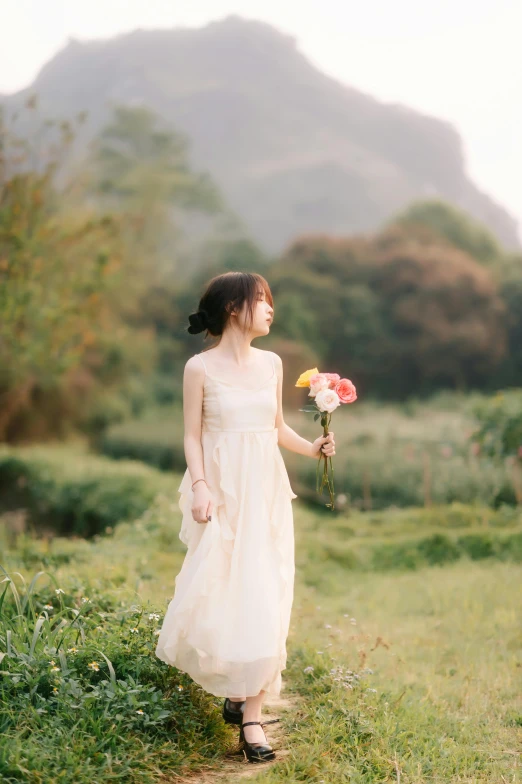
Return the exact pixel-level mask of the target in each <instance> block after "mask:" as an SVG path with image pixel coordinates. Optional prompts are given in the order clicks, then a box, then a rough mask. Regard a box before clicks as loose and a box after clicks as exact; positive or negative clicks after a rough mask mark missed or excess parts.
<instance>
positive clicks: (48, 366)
mask: <svg viewBox="0 0 522 784" xmlns="http://www.w3.org/2000/svg"><path fill="white" fill-rule="evenodd" d="M35 106H36V104H35V102H34V100H32V101H31V102H29V103H28V105H27V107H26V108H28V109H29V110H30V111H33V110H34V109H35ZM72 137H73V134H72V132H71V127H70V126H69V124H62V128H61V141H60V143H59V144H58V146H56V145H53V146H51V147H49V148H46V149H45V150H44V149H36V148H35V146H34V145H32V144H31V142H30V141H29V140H27V139H24V138H20V137H18V136H17V135H16V134H14V133H13V131H12V129H11V127H10V126H9V124H8V123H7V122H6V121H5V119H4V118H2V119H1V122H0V151H1V156H0V440H3V439H6V438H8V439H12V440H16V439H17V438H18V437H20V436H21V435H22V430H23V426H22V424H21V421H22V419H23V418H24V416H26V415H28V414H30V417H31V418H32V419H33V420H35V419H38V410H40V411H41V412H43V411H44V409H45V408H46V406H47V405H48V402H49V400H50V399H51V398H52V399H53V401H54V402H53V406H52V407H53V409H54V412H55V413H56V412H57V411H61V415H58V416H56V417H55V418H54V419H53V420H52V421H49V422H48V423H47V427H44V428H42V427H41V426H40V425H38V428H39V431H40V432H42V430H45V431H46V434H50V433H53V434H56V433H58V432H60V430H61V428H62V426H63V425H66V423H67V420H68V417H70V418H71V419H72V418H74V416H78V415H79V416H83V415H84V412H78V411H75V412H74V413H73V409H74V408H75V406H74V404H73V402H72V400H71V399H70V398H71V396H68V389H69V388H70V387H69V385H70V384H71V383H73V378H74V377H75V375H76V380H78V372H79V371H80V370H81V371H82V372H81V376H82V387H83V395H80V394H78V396H77V397H75V398H74V402H75V403H76V402H77V401H78V402H79V401H80V399H81V402H82V403H83V404H85V405H88V402H89V400H92V399H93V397H94V395H95V394H96V393H97V392H98V391H99V387H100V383H97V379H100V378H101V376H102V375H103V374H105V377H104V379H103V382H102V384H101V386H104V387H105V388H107V387H109V386H110V385H111V384H112V385H114V384H116V383H121V382H122V379H124V378H125V376H126V373H127V372H128V369H129V363H128V362H126V360H125V345H126V344H127V342H128V340H129V331H128V330H127V329H126V328H125V326H124V325H122V324H121V322H120V321H119V318H118V309H117V307H115V302H116V297H117V294H118V290H119V288H120V287H121V284H122V281H123V280H124V275H125V272H124V259H123V254H122V243H121V226H120V222H119V219H118V217H114V216H110V215H103V214H97V213H95V212H94V211H93V210H92V209H86V208H84V209H81V210H77V211H72V210H71V209H70V207H69V205H68V202H67V200H66V199H65V200H64V198H63V194H62V193H61V192H60V191H59V190H58V189H57V187H56V184H55V175H56V172H57V170H59V168H60V164H61V163H62V160H63V158H64V157H66V155H67V152H68V149H69V145H70V143H71V140H72ZM140 340H141V338H140V337H139V336H138V335H137V334H136V333H134V334H133V335H132V343H133V346H134V347H137V346H139V345H140ZM111 341H114V342H115V343H117V352H118V357H119V359H118V362H113V363H112V365H111V368H110V372H107V370H108V364H107V363H106V362H105V361H104V356H107V355H111V352H113V349H114V347H115V343H111ZM126 356H127V357H129V354H127V355H126ZM102 368H103V369H102ZM78 391H79V390H78ZM66 412H67V413H66ZM42 416H44V417H45V414H42Z"/></svg>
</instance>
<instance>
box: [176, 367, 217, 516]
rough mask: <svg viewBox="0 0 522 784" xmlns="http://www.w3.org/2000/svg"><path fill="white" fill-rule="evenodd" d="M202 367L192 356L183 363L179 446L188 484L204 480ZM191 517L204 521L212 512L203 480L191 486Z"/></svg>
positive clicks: (203, 375)
mask: <svg viewBox="0 0 522 784" xmlns="http://www.w3.org/2000/svg"><path fill="white" fill-rule="evenodd" d="M204 379H205V369H204V367H203V365H202V364H201V362H200V361H199V359H198V358H197V357H196V356H193V357H190V359H188V360H187V362H186V363H185V370H184V373H183V423H184V435H183V447H184V450H185V459H186V461H187V467H188V470H189V474H190V478H191V479H192V484H193V485H194V482H195V481H196V480H197V479H205V469H204V461H203V445H202V443H201V420H202V413H203V383H204ZM193 489H194V500H193V504H192V510H191V511H192V517H193V518H194V520H195V521H196V522H198V523H206V522H207V518H208V516H209V515H210V514H211V513H212V498H211V495H210V490H209V488H208V487H207V483H206V481H205V482H197V484H196V485H194V488H193Z"/></svg>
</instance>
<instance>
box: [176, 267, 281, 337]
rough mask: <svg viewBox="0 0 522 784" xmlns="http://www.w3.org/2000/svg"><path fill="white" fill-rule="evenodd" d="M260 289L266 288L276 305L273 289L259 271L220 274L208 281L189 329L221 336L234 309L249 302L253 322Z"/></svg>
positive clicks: (190, 320) (271, 302) (249, 311)
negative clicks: (271, 289)
mask: <svg viewBox="0 0 522 784" xmlns="http://www.w3.org/2000/svg"><path fill="white" fill-rule="evenodd" d="M259 289H263V290H264V292H265V296H266V299H267V301H268V302H269V303H270V305H271V306H272V307H273V298H272V292H271V291H270V286H269V285H268V283H267V281H266V279H265V278H264V277H263V276H262V275H259V274H258V273H257V272H224V273H223V274H221V275H216V276H215V277H214V278H212V279H211V280H210V281H209V282H208V283H207V285H206V288H205V291H204V292H203V295H202V296H201V299H200V300H199V305H198V309H197V311H196V312H195V313H191V314H190V316H189V317H188V318H189V322H190V326H189V327H187V331H188V332H190V334H191V335H197V334H198V333H199V332H203V331H204V330H206V331H207V333H208V334H210V335H213V336H214V337H220V336H221V335H222V334H223V332H224V330H225V327H226V325H227V324H228V321H229V319H230V312H231V311H232V310H241V308H242V307H243V303H244V302H247V303H248V304H247V324H248V326H249V327H250V326H252V322H253V320H254V309H255V305H256V302H257V296H258V292H259Z"/></svg>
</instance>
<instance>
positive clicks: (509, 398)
mask: <svg viewBox="0 0 522 784" xmlns="http://www.w3.org/2000/svg"><path fill="white" fill-rule="evenodd" d="M474 414H475V416H476V418H477V420H478V422H479V427H478V429H477V430H476V432H475V433H474V434H473V436H472V440H473V441H475V442H476V443H478V444H480V447H481V449H482V450H483V452H484V453H485V454H487V455H490V456H491V457H494V458H497V459H500V460H501V459H503V458H506V457H516V458H518V459H519V460H520V461H521V462H522V389H506V390H504V391H502V392H497V393H496V395H493V396H492V397H490V398H485V399H482V400H479V401H477V402H476V404H475V406H474Z"/></svg>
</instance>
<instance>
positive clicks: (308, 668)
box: [303, 665, 314, 673]
mask: <svg viewBox="0 0 522 784" xmlns="http://www.w3.org/2000/svg"><path fill="white" fill-rule="evenodd" d="M313 671H314V668H313V667H312V666H311V665H310V666H309V667H305V668H304V670H303V672H306V673H309V672H313Z"/></svg>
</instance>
